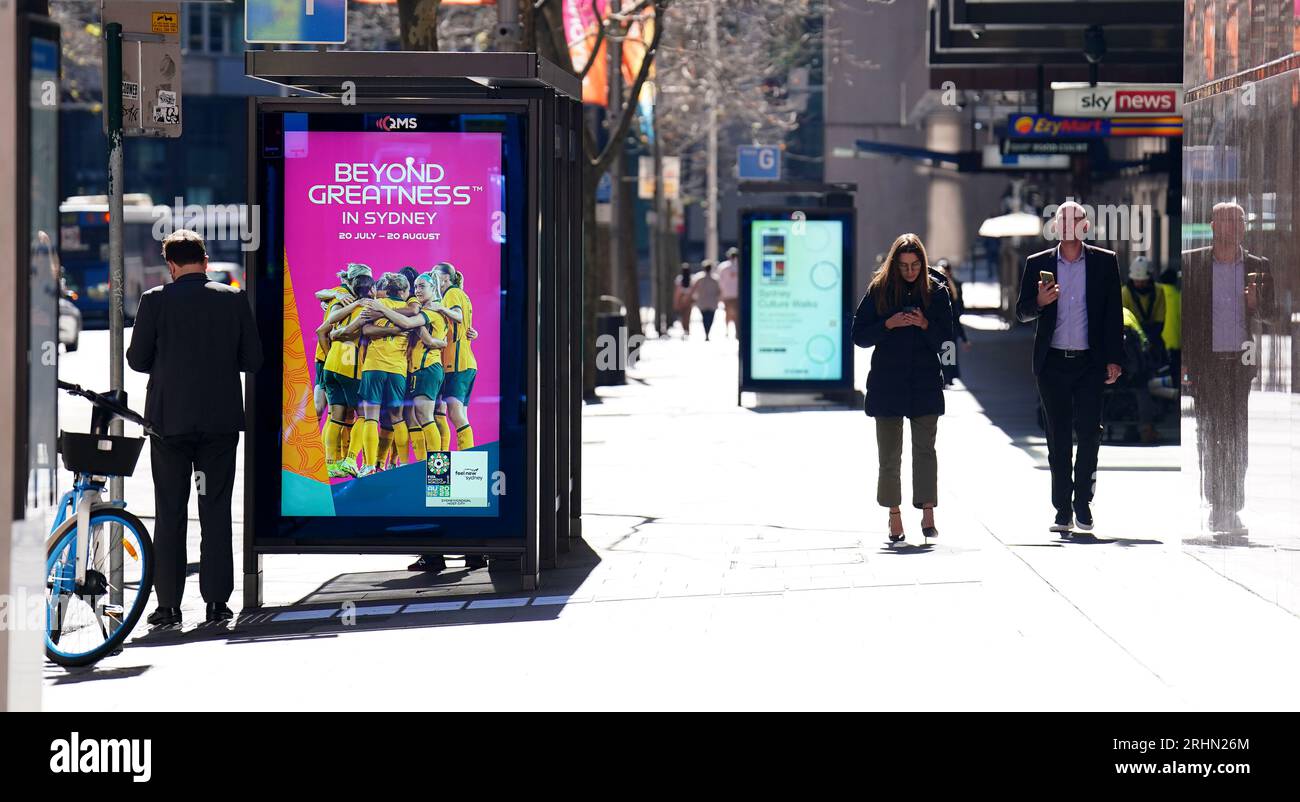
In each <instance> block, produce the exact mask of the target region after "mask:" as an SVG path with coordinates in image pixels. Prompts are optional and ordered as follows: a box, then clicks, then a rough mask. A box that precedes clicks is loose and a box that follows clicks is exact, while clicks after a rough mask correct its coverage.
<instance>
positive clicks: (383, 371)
mask: <svg viewBox="0 0 1300 802" xmlns="http://www.w3.org/2000/svg"><path fill="white" fill-rule="evenodd" d="M376 287H377V288H378V290H379V293H380V294H379V297H378V298H374V299H370V300H368V301H365V302H363V303H364V304H365V306H366V308H367V309H369V310H370V311H372V312H374V313H375V314H376V315H377V316H382V315H383V314H384V310H385V309H392V310H400V311H401V312H402V314H403V315H411V314H414V313H415V311H416V307H415V306H414V305H412V304H408V303H407V302H406V298H407V297H409V292H410V285H409V283H408V282H407V281H406V277H405V276H403V275H402V274H400V273H385V274H384V275H383V277H381V278H380V280H379V283H378V284H376ZM352 325H353V326H355V325H357V324H356V323H353V324H352ZM360 328H361V333H362V335H363V336H364V337H365V339H366V342H367V345H366V349H365V354H364V356H363V357H362V361H361V405H360V407H361V417H362V418H364V419H365V422H364V423H363V424H362V426H363V428H362V430H361V433H362V438H363V439H362V449H363V452H364V454H365V464H364V465H363V466H362V468H361V470H360V472H359V473H358V474H357V475H358V476H367V475H369V474H371V473H374V472H375V470H377V469H378V468H380V467H381V462H380V460H381V455H383V454H384V452H385V451H386V450H387V445H388V443H387V442H383V443H381V441H380V431H379V422H380V418H381V416H384V417H386V418H387V420H388V421H390V422H391V423H392V424H393V434H392V437H393V440H394V443H395V445H396V446H397V453H398V454H402V453H404V452H405V451H406V449H407V434H406V423H405V421H403V420H402V401H403V400H404V399H405V398H406V369H407V355H406V347H407V343H408V338H407V334H406V330H405V329H402V328H400V327H398V326H395V325H393V323H392V321H390V320H388V319H387V318H386V317H376V319H374V320H373V321H372V320H364V321H363V322H362V323H361V324H360Z"/></svg>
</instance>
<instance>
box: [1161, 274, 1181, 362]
mask: <svg viewBox="0 0 1300 802" xmlns="http://www.w3.org/2000/svg"><path fill="white" fill-rule="evenodd" d="M1156 289H1157V290H1159V291H1160V292H1161V293H1162V294H1163V295H1164V297H1165V326H1164V328H1163V329H1161V330H1160V335H1161V339H1163V340H1164V343H1165V348H1166V349H1167V350H1170V351H1178V350H1180V349H1182V347H1183V294H1182V292H1180V291H1179V289H1178V287H1176V286H1174V285H1173V284H1156Z"/></svg>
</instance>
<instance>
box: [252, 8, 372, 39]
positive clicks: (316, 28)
mask: <svg viewBox="0 0 1300 802" xmlns="http://www.w3.org/2000/svg"><path fill="white" fill-rule="evenodd" d="M347 40H348V13H347V0H248V2H247V3H245V4H244V41H245V42H248V43H250V44H258V43H261V44H296V45H341V44H343V43H345V42H347Z"/></svg>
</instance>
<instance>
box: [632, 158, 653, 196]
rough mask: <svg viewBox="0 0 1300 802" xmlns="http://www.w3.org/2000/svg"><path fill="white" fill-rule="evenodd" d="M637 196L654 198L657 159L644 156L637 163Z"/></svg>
mask: <svg viewBox="0 0 1300 802" xmlns="http://www.w3.org/2000/svg"><path fill="white" fill-rule="evenodd" d="M636 168H637V169H636V196H637V198H639V199H640V200H653V199H654V196H655V160H654V157H653V156H642V157H641V158H640V159H638V160H637V163H636Z"/></svg>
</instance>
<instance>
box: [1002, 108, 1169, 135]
mask: <svg viewBox="0 0 1300 802" xmlns="http://www.w3.org/2000/svg"><path fill="white" fill-rule="evenodd" d="M1182 135H1183V118H1182V117H1120V118H1116V119H1108V118H1103V117H1059V116H1056V115H1053V114H1012V115H1011V116H1010V117H1008V118H1007V136H1008V137H1010V138H1012V139H1105V138H1109V137H1121V136H1182Z"/></svg>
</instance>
